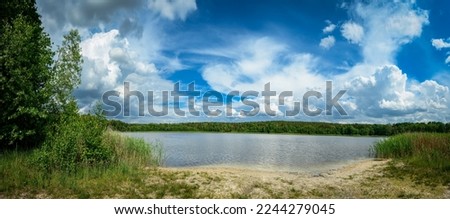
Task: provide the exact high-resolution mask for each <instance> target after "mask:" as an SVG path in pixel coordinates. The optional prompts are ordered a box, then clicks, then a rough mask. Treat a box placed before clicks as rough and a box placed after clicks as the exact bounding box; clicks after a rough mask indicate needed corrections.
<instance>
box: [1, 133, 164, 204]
mask: <svg viewBox="0 0 450 219" xmlns="http://www.w3.org/2000/svg"><path fill="white" fill-rule="evenodd" d="M101 144H102V145H101V146H99V147H103V148H105V149H107V150H108V151H110V152H111V154H112V155H113V156H112V159H111V161H110V162H109V163H108V164H105V163H99V164H98V165H92V164H89V165H84V164H83V163H81V164H80V167H77V168H76V171H67V170H66V169H61V168H54V169H51V171H48V169H45V168H42V166H41V165H37V163H36V162H41V161H36V158H39V157H42V153H43V149H35V150H34V151H25V152H23V151H19V152H18V151H6V152H4V153H0V198H2V197H39V195H40V194H41V193H42V194H47V195H51V197H64V198H68V197H69V198H70V197H73V198H89V197H91V196H94V197H98V196H103V195H109V194H114V193H121V191H116V189H117V188H118V186H117V185H114V184H119V185H120V184H123V183H124V182H125V184H126V182H128V181H130V180H135V181H139V180H141V179H142V177H141V174H142V168H143V167H152V166H158V165H159V164H160V163H161V162H162V158H163V156H162V149H161V147H160V146H153V145H150V144H148V143H146V142H144V141H143V140H142V139H135V138H131V137H126V136H123V135H121V134H120V133H116V132H113V131H109V130H108V131H105V132H104V133H103V134H102V135H101ZM111 184H113V185H114V186H111ZM119 188H120V186H119ZM96 194H97V195H96ZM98 194H102V195H98Z"/></svg>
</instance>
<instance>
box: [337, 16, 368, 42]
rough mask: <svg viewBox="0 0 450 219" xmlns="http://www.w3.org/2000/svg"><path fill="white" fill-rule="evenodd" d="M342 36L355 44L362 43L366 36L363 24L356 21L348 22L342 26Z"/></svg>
mask: <svg viewBox="0 0 450 219" xmlns="http://www.w3.org/2000/svg"><path fill="white" fill-rule="evenodd" d="M341 33H342V36H343V37H344V38H345V39H347V40H348V41H350V42H351V43H354V44H359V43H361V41H362V39H363V37H364V29H363V27H362V26H361V25H359V24H357V23H354V22H351V21H349V22H346V23H344V24H343V25H342V27H341Z"/></svg>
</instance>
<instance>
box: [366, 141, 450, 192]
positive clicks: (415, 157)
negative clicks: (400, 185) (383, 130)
mask: <svg viewBox="0 0 450 219" xmlns="http://www.w3.org/2000/svg"><path fill="white" fill-rule="evenodd" d="M374 153H375V156H376V157H378V158H390V159H393V160H392V162H391V163H390V165H389V167H388V168H387V169H386V172H387V173H388V176H391V177H397V178H400V179H405V180H411V181H414V182H416V183H418V184H420V183H425V184H428V185H430V186H436V185H444V186H449V189H450V133H446V134H441V133H405V134H401V135H396V136H392V137H390V138H387V139H385V140H383V141H381V142H378V143H377V144H376V145H375V146H374Z"/></svg>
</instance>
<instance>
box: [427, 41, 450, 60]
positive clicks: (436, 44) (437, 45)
mask: <svg viewBox="0 0 450 219" xmlns="http://www.w3.org/2000/svg"><path fill="white" fill-rule="evenodd" d="M448 40H450V38H449V39H448ZM448 40H444V39H432V40H431V45H433V46H434V48H436V49H437V50H441V49H448V48H450V42H448ZM449 54H450V53H447V55H449ZM445 64H450V55H449V56H447V58H446V59H445Z"/></svg>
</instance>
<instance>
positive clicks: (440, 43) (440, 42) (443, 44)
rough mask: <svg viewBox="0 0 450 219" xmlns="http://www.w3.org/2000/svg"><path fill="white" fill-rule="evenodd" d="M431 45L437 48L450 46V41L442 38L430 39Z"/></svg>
mask: <svg viewBox="0 0 450 219" xmlns="http://www.w3.org/2000/svg"><path fill="white" fill-rule="evenodd" d="M431 45H433V46H434V48H436V49H437V50H441V49H446V48H450V43H449V42H446V41H444V39H432V40H431Z"/></svg>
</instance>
